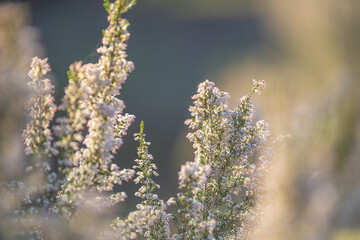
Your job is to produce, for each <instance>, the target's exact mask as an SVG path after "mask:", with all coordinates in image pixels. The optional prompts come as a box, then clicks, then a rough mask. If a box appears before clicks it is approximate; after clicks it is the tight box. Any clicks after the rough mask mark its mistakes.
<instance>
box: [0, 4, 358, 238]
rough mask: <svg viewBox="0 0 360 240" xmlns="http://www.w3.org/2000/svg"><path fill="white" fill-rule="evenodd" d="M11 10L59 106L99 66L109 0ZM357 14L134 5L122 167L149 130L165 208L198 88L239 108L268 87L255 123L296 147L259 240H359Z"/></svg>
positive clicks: (273, 7)
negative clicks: (21, 16)
mask: <svg viewBox="0 0 360 240" xmlns="http://www.w3.org/2000/svg"><path fill="white" fill-rule="evenodd" d="M13 2H22V3H24V4H25V5H26V11H27V12H28V17H27V18H26V20H24V21H25V22H26V25H31V26H33V27H35V28H36V29H37V30H34V29H33V32H34V34H35V33H36V34H35V36H36V37H35V38H36V40H35V42H36V43H37V44H41V45H42V49H41V48H39V47H37V48H36V49H37V50H36V51H35V50H34V49H35V47H34V48H31V49H33V50H34V52H35V54H38V55H40V56H41V57H48V58H49V63H50V65H51V68H52V70H53V71H52V73H53V76H52V77H51V78H52V79H53V80H54V83H55V85H56V101H57V103H59V102H60V99H61V97H62V95H63V89H64V87H65V86H66V84H67V76H66V71H67V70H68V66H69V65H70V64H71V63H72V62H74V61H75V60H82V61H84V62H95V61H97V54H96V49H97V48H98V47H99V46H100V40H101V30H102V29H104V28H105V27H106V26H107V22H106V12H105V10H104V9H103V7H102V1H101V0H61V1H59V0H58V1H55V0H43V1H41V0H37V1H36V0H33V1H30V0H29V1H13ZM359 12H360V1H358V0H342V1H338V0H314V1H298V0H287V1H283V0H269V1H251V0H182V1H176V0H146V1H145V0H138V3H137V5H136V6H135V7H134V8H133V9H131V10H130V11H129V12H128V13H127V14H126V15H125V16H126V18H127V19H128V20H129V21H130V23H131V26H130V32H131V38H130V41H129V42H128V45H129V47H128V55H129V57H128V59H129V60H132V61H134V63H135V66H136V69H135V71H134V72H133V73H132V74H131V75H130V77H129V78H128V80H127V82H126V84H125V85H124V87H123V90H122V94H121V96H120V98H121V99H123V100H124V101H125V104H126V106H127V108H126V110H125V112H128V113H132V114H134V115H136V117H137V118H136V121H135V123H133V125H132V127H131V128H130V130H129V133H128V136H127V138H126V139H125V140H124V145H123V146H122V148H121V149H120V151H119V158H118V164H119V165H120V166H122V167H130V166H131V165H132V161H133V160H134V159H135V158H136V145H135V143H134V141H133V137H132V135H133V133H135V132H137V131H138V128H139V127H138V126H139V123H140V121H141V120H143V121H144V122H145V131H146V132H147V138H148V140H149V141H151V142H152V145H151V148H150V151H151V153H152V154H153V155H154V158H155V163H156V164H157V165H158V167H159V173H160V177H159V179H158V182H159V183H160V185H161V191H160V192H159V195H160V197H162V198H163V199H165V200H167V199H168V197H170V196H172V195H174V194H175V193H176V192H177V172H178V171H179V166H180V164H182V163H184V162H185V161H189V160H192V159H193V150H192V148H191V144H190V143H188V141H187V140H186V138H185V136H186V133H187V132H188V130H187V129H186V127H185V126H184V124H183V123H184V121H185V120H186V119H187V118H189V114H188V111H187V109H188V106H189V105H190V104H191V96H192V95H194V94H195V92H196V87H197V85H198V84H199V83H200V82H201V81H203V80H205V79H209V80H211V81H214V82H215V83H216V84H217V86H218V87H219V88H220V89H221V90H223V91H227V92H229V93H230V95H231V106H235V105H236V104H237V102H238V99H239V98H240V97H241V96H242V95H244V94H246V93H247V91H248V90H249V89H250V87H251V84H252V79H258V80H262V79H264V80H266V82H267V89H266V90H265V91H264V93H263V95H262V96H257V97H255V99H254V102H255V106H256V109H257V118H258V119H265V120H267V121H269V122H270V125H271V129H272V132H273V135H274V136H277V135H279V134H292V138H291V140H290V141H289V142H288V143H287V144H286V145H287V146H286V147H285V150H284V153H283V154H282V155H281V157H280V159H279V160H278V162H276V163H275V165H276V166H278V167H276V169H277V171H275V173H273V174H274V176H273V179H274V180H273V181H272V184H271V186H269V189H272V190H273V192H274V195H275V196H274V197H275V199H276V201H275V202H276V203H277V205H276V207H275V206H273V205H271V204H270V205H269V209H270V210H269V215H270V216H271V219H272V220H271V221H267V223H266V224H260V225H259V226H258V227H259V228H261V229H268V228H271V229H272V230H273V231H272V232H273V234H267V237H266V238H262V239H336V240H338V239H342V240H345V239H360V232H359V227H360V159H359V158H360V107H359V106H360V105H359V101H360V88H359V77H360V67H359V66H360V47H359V43H360V15H359ZM10 13H11V12H10ZM14 14H16V13H15V12H14ZM0 18H1V16H0ZM0 36H1V35H0ZM1 51H3V50H1ZM29 63H30V60H29ZM25 72H26V71H25ZM4 96H5V95H3V97H4ZM128 191H129V194H128V195H131V191H134V190H132V189H128ZM134 204H135V203H134V202H133V203H130V205H131V206H128V208H133V206H134ZM126 208H127V207H126ZM272 211H274V212H272ZM285 226H286V228H285ZM294 236H298V237H294Z"/></svg>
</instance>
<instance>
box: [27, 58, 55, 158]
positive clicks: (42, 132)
mask: <svg viewBox="0 0 360 240" xmlns="http://www.w3.org/2000/svg"><path fill="white" fill-rule="evenodd" d="M49 71H50V67H49V64H48V63H47V58H46V59H43V60H42V59H39V58H37V57H34V58H33V60H32V62H31V70H30V71H29V77H30V78H31V79H32V81H31V82H30V83H29V85H30V86H31V88H32V90H33V92H34V96H33V97H32V98H31V100H30V102H29V109H30V113H29V116H30V120H29V122H28V124H27V125H26V129H25V131H24V133H23V138H24V139H25V145H26V148H25V152H26V154H27V155H30V154H33V155H35V156H36V157H39V155H42V154H43V153H46V154H49V155H51V154H56V150H55V149H54V148H52V146H51V141H52V140H53V137H52V136H51V131H50V129H49V125H50V121H51V120H52V118H53V117H54V114H55V111H56V106H55V104H54V98H53V97H52V94H53V92H54V86H53V85H52V84H51V81H50V80H49V79H47V78H43V77H44V76H45V75H46V74H47V73H48V72H49Z"/></svg>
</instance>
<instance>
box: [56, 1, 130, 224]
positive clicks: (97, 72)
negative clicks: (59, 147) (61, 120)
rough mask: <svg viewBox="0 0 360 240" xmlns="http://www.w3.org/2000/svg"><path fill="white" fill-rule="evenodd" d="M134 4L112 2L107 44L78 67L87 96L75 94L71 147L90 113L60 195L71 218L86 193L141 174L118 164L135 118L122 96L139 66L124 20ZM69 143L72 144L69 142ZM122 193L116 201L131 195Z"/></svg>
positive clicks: (62, 208)
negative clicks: (128, 49)
mask: <svg viewBox="0 0 360 240" xmlns="http://www.w3.org/2000/svg"><path fill="white" fill-rule="evenodd" d="M130 5H131V3H127V4H125V2H124V1H123V0H117V1H115V3H111V4H110V3H109V5H107V10H108V13H109V16H108V21H109V26H108V28H107V29H106V30H104V31H103V35H104V37H103V39H102V43H103V45H102V46H101V47H100V48H99V49H98V53H100V58H99V61H98V63H95V64H91V63H89V64H86V65H82V66H81V67H78V68H79V70H77V71H75V73H76V77H78V78H79V79H80V80H81V81H78V82H75V83H74V84H75V86H74V91H75V92H76V93H77V92H78V91H81V92H82V94H83V96H80V97H79V98H76V97H75V98H70V97H69V101H73V102H74V103H72V104H74V105H75V106H74V108H75V110H76V111H75V113H76V114H77V115H76V116H73V117H71V115H70V117H68V119H67V123H66V124H67V125H69V123H71V124H73V126H72V130H71V131H70V132H68V133H67V135H65V136H67V137H69V138H70V139H71V138H73V139H72V140H71V141H72V142H70V146H71V144H73V146H74V150H75V149H76V148H77V142H78V141H75V140H80V139H81V136H78V137H76V136H77V135H76V133H77V132H78V131H79V130H80V129H81V126H82V124H83V119H84V117H85V118H86V120H87V127H88V134H87V135H86V136H85V137H84V141H83V144H84V146H83V147H82V148H80V149H79V150H77V151H76V152H75V153H74V155H73V156H72V157H69V158H70V160H71V162H72V164H73V165H74V167H73V168H72V169H71V171H70V172H69V173H68V174H67V182H66V183H65V184H64V185H63V187H62V191H61V193H60V194H59V195H58V199H59V205H60V206H59V209H60V211H63V212H64V213H65V214H64V215H65V216H67V217H71V215H72V214H71V211H72V210H71V211H70V210H69V209H74V207H76V204H77V200H78V199H81V198H83V192H87V191H90V192H93V191H95V192H103V191H112V190H113V188H114V186H115V185H116V184H121V183H122V181H128V180H129V179H131V178H132V176H133V175H134V173H135V172H134V170H132V169H123V170H121V169H120V168H119V167H117V166H116V165H115V164H113V163H112V160H113V158H114V154H116V151H117V149H118V148H119V147H120V145H121V144H122V137H123V136H124V135H125V134H126V130H127V128H128V127H129V126H130V124H131V122H132V121H133V119H134V118H135V117H134V116H133V115H130V114H125V115H122V111H123V109H124V108H125V105H124V103H123V102H122V101H121V100H120V99H118V98H117V96H118V95H119V94H120V89H121V86H122V84H123V83H124V82H125V80H126V79H127V77H128V74H129V73H130V72H131V71H133V70H134V64H133V63H132V62H130V61H127V60H126V57H127V54H126V52H125V50H126V41H127V40H128V38H129V36H130V34H129V32H128V31H127V27H128V25H129V24H128V22H127V20H126V19H123V18H121V14H122V13H124V12H125V11H126V10H127V9H128V8H129V7H130ZM70 73H71V72H70ZM68 90H69V89H68ZM69 91H70V90H69ZM68 114H70V113H69V112H68ZM77 117H79V119H78V118H77ZM66 124H65V128H66V126H67V125H66ZM76 126H78V127H79V128H76ZM69 134H70V135H69ZM74 134H75V135H74ZM65 143H66V142H65ZM66 144H68V145H69V142H68V143H66ZM120 195H121V196H122V197H121V198H119V197H115V195H113V194H112V195H111V196H110V200H113V202H114V203H116V202H118V201H122V200H123V199H124V196H126V195H125V193H121V194H120ZM116 196H118V194H117V195H116ZM66 206H68V207H66Z"/></svg>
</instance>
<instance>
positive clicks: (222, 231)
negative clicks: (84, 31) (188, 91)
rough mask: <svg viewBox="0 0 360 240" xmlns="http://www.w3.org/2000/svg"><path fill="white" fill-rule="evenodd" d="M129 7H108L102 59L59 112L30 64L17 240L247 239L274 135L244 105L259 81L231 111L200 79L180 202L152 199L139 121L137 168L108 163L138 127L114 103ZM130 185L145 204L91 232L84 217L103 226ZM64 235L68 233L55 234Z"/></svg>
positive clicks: (77, 80)
mask: <svg viewBox="0 0 360 240" xmlns="http://www.w3.org/2000/svg"><path fill="white" fill-rule="evenodd" d="M134 4H135V0H115V2H114V3H112V2H110V1H109V0H104V7H105V9H106V11H107V12H108V22H109V26H108V27H107V28H106V29H105V30H104V31H103V39H102V46H101V47H100V48H98V50H97V52H98V53H99V55H100V57H99V60H98V62H97V63H88V64H83V63H82V62H75V63H74V64H72V65H71V66H70V69H69V71H68V78H69V83H68V86H67V88H66V89H65V96H64V97H63V98H62V103H61V105H59V106H55V104H54V101H53V97H52V94H53V89H54V87H53V86H52V85H51V81H50V80H49V79H47V78H46V74H47V73H48V72H49V71H50V67H49V64H48V63H47V59H39V58H37V57H35V58H33V60H32V63H31V70H30V72H29V74H28V75H29V77H30V78H31V80H32V81H31V82H30V83H29V85H30V87H31V88H32V91H33V95H32V98H31V101H30V102H29V107H28V109H29V120H28V124H27V126H26V129H25V130H24V133H23V138H24V141H25V152H26V154H27V155H28V156H29V158H28V160H29V161H28V163H27V167H26V176H27V179H28V181H25V182H24V183H22V182H12V183H11V184H7V188H9V189H11V190H12V191H13V192H17V193H18V195H20V196H22V197H21V198H17V200H18V204H17V206H16V208H15V209H13V210H14V211H13V213H14V214H15V215H16V217H15V218H14V220H16V221H17V223H21V224H20V225H21V226H23V227H24V229H23V231H22V232H19V236H23V237H26V238H34V239H57V238H59V239H62V238H80V235H82V237H84V238H87V239H89V237H91V238H100V239H135V238H137V237H138V236H141V235H142V236H144V237H145V238H147V239H170V238H171V239H238V238H246V236H248V235H249V234H250V227H249V225H250V224H251V219H252V218H253V217H254V216H255V215H256V211H255V207H254V206H255V200H256V199H257V198H258V197H259V196H260V195H261V194H262V190H261V188H260V187H259V182H260V181H261V178H262V176H263V171H264V169H266V167H267V164H268V161H269V157H267V156H263V157H260V158H259V161H255V162H254V161H253V160H252V159H251V157H252V156H253V155H254V153H255V151H257V150H259V149H260V147H262V146H263V145H264V143H265V142H266V139H267V137H268V136H269V134H270V131H269V126H268V124H267V123H266V122H265V121H263V120H261V121H258V122H256V123H253V122H254V113H255V112H254V107H253V105H252V103H251V101H250V100H251V97H252V95H253V94H254V93H258V94H260V93H261V90H262V89H263V88H264V87H265V82H264V81H256V80H254V81H253V88H252V89H251V91H250V92H249V93H248V94H247V95H246V96H244V97H242V98H241V99H240V103H239V106H237V107H236V108H235V109H234V110H231V109H229V108H228V104H227V101H228V98H229V94H228V93H226V92H223V91H220V90H219V89H218V88H217V87H215V84H214V83H213V82H210V81H208V80H206V81H204V82H203V83H201V84H200V85H199V86H198V91H197V94H196V95H194V96H193V100H194V102H193V105H192V106H191V107H190V108H189V111H190V114H191V118H190V119H189V120H187V121H186V122H185V123H186V124H187V125H188V126H189V128H190V129H191V130H192V132H190V133H189V134H188V136H187V137H188V139H189V141H190V142H192V143H193V146H194V149H195V158H194V160H192V161H188V162H186V163H185V164H184V165H182V166H181V169H180V172H179V193H178V194H177V195H176V196H175V197H172V198H170V199H169V200H168V201H166V202H165V201H164V200H162V199H160V198H159V197H158V195H157V194H156V193H155V190H157V189H158V188H159V187H160V186H159V185H158V184H157V183H156V182H155V181H154V179H153V177H154V176H157V175H158V174H157V172H156V170H157V167H156V165H155V163H154V159H153V156H152V155H151V154H150V153H149V151H148V145H150V143H149V142H147V141H146V139H145V136H146V135H145V133H144V123H143V122H142V123H141V125H140V131H139V133H137V134H135V140H137V141H138V142H139V147H138V159H136V160H135V165H134V167H133V169H120V168H119V167H118V166H117V165H116V164H115V163H114V161H113V160H114V157H115V155H116V152H117V149H118V148H119V147H120V146H121V145H122V138H123V136H124V135H126V132H127V129H128V128H129V127H130V125H131V123H132V122H133V120H134V118H135V116H134V115H130V114H127V113H125V114H124V113H123V110H124V108H125V105H124V103H123V102H122V101H121V100H120V99H118V98H117V97H118V95H119V94H120V89H122V84H123V83H124V82H125V80H126V79H127V77H128V75H129V74H130V73H131V72H132V71H133V70H134V64H133V63H132V62H131V61H128V60H127V54H126V48H127V45H126V42H127V40H128V38H129V36H130V34H129V32H128V26H129V23H128V21H127V20H126V19H124V18H122V17H121V14H123V13H125V12H126V11H127V10H128V9H130V8H131V7H132V6H133V5H134ZM56 111H62V112H63V113H64V116H63V117H56V118H55V120H54V123H55V124H54V127H53V128H52V129H51V128H50V123H51V122H52V120H53V118H54V115H55V112H56ZM266 153H271V150H269V149H268V150H267V151H266ZM134 176H135V177H134ZM130 180H132V181H134V182H135V183H136V184H139V188H138V190H137V192H136V193H135V196H136V197H139V198H140V199H141V203H140V204H138V205H137V206H136V210H134V211H131V212H130V213H129V214H128V216H127V217H125V218H121V217H118V218H116V219H115V220H112V222H111V223H110V224H109V226H108V227H105V228H102V226H96V225H94V223H93V222H90V223H89V224H87V223H86V222H87V221H88V218H89V217H91V218H94V216H96V217H95V218H99V219H101V217H103V215H102V214H103V212H104V211H106V209H109V208H112V207H113V206H115V205H116V204H117V203H119V202H121V201H124V200H125V199H126V197H127V195H126V193H125V192H114V187H115V186H116V185H121V184H122V183H123V182H124V181H126V182H127V181H130ZM19 190H21V191H19ZM168 206H172V207H171V208H174V211H169V210H168ZM92 214H93V215H92ZM84 219H86V220H87V221H83V220H84ZM103 222H104V221H103ZM105 222H106V221H105ZM81 224H83V225H84V226H85V227H84V228H85V229H86V230H82V227H81ZM60 228H63V229H65V230H64V231H65V232H66V231H69V232H71V233H74V234H73V235H71V234H70V233H64V232H63V233H60V230H59V229H60ZM59 236H60V237H59ZM65 236H66V237H65Z"/></svg>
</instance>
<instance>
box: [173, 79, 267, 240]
mask: <svg viewBox="0 0 360 240" xmlns="http://www.w3.org/2000/svg"><path fill="white" fill-rule="evenodd" d="M264 87H265V82H264V81H254V86H253V89H252V90H251V91H250V92H249V94H248V95H247V96H244V97H243V98H241V99H240V105H239V106H238V107H236V108H235V109H234V110H230V109H228V108H227V106H228V105H227V100H228V98H229V94H228V93H226V92H222V91H220V90H219V89H218V88H216V87H215V84H214V83H212V82H210V81H208V80H206V81H205V82H203V83H201V84H200V85H199V87H198V92H197V94H196V95H195V96H193V99H194V100H195V101H194V105H193V106H191V107H190V109H189V110H190V113H191V116H192V118H191V119H189V120H187V121H186V122H185V123H186V124H188V125H189V127H190V128H191V129H194V130H196V131H195V132H192V133H189V134H188V138H189V140H190V141H191V142H193V146H194V148H195V149H196V150H195V160H194V162H187V163H186V164H185V165H184V166H182V168H181V171H180V172H179V186H180V189H183V191H184V193H183V194H179V195H178V198H177V199H175V200H174V199H172V201H171V202H175V203H176V205H177V208H178V215H179V216H178V217H176V218H175V221H176V222H177V226H178V228H179V229H180V230H181V231H180V235H179V237H180V238H183V237H185V238H194V237H196V238H199V239H206V238H208V239H215V238H216V239H218V238H219V237H221V236H231V235H234V234H236V229H238V228H239V226H241V225H242V222H243V220H242V219H243V218H244V216H245V215H246V212H247V211H248V209H249V208H250V206H252V204H253V191H252V186H253V184H252V183H253V181H254V180H255V175H256V174H255V172H256V167H255V165H254V164H252V163H250V162H249V157H250V156H251V155H252V154H253V153H254V152H255V150H257V149H258V148H259V147H260V146H261V145H262V144H263V143H264V142H265V141H266V137H267V136H268V135H269V134H270V131H269V129H268V124H267V123H266V122H265V121H258V122H257V123H256V124H255V125H253V123H252V122H253V118H254V109H253V106H252V104H251V102H250V97H251V96H252V94H253V93H261V92H260V90H261V89H262V88H264ZM210 169H212V171H210ZM188 216H191V217H190V218H188ZM187 218H188V219H187ZM194 219H196V221H195V222H194ZM209 222H211V223H212V224H210V225H209V224H208V223H209ZM200 226H213V227H211V228H208V230H207V231H201V230H199V229H201V227H200ZM186 229H193V232H192V233H191V231H190V232H189V231H187V230H186ZM189 234H190V235H189Z"/></svg>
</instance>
